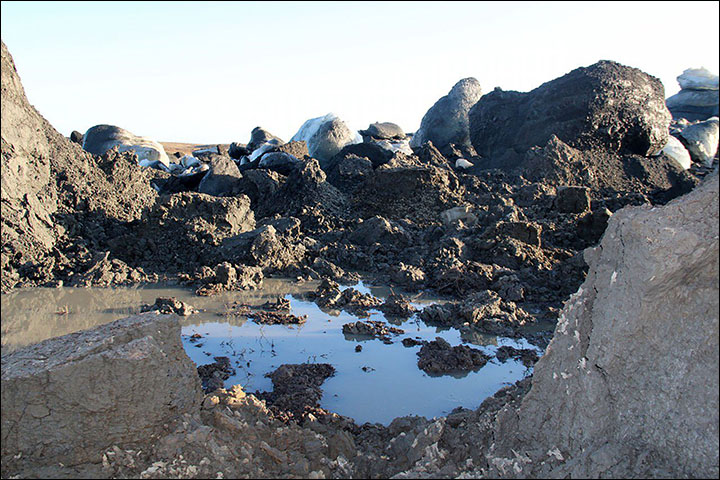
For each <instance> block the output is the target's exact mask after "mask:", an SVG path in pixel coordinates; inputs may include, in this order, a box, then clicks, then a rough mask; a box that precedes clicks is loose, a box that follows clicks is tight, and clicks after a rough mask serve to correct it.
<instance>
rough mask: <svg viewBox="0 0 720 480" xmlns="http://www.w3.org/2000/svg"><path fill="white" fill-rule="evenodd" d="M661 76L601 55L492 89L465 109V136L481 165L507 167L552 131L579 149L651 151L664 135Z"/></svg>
mask: <svg viewBox="0 0 720 480" xmlns="http://www.w3.org/2000/svg"><path fill="white" fill-rule="evenodd" d="M664 98H665V94H664V88H663V85H662V83H661V82H660V80H658V79H657V78H655V77H652V76H650V75H648V74H646V73H644V72H642V71H641V70H638V69H636V68H631V67H626V66H624V65H620V64H619V63H616V62H611V61H600V62H598V63H596V64H594V65H591V66H589V67H581V68H578V69H576V70H573V71H572V72H570V73H568V74H567V75H565V76H563V77H560V78H557V79H555V80H552V81H550V82H547V83H545V84H543V85H541V86H539V87H538V88H536V89H535V90H532V91H531V92H528V93H520V92H513V91H509V92H506V91H502V90H500V89H496V90H495V91H493V92H490V93H488V94H486V95H484V96H483V97H482V98H480V100H479V101H478V102H477V103H476V104H475V106H474V107H472V108H471V109H470V114H469V117H470V139H471V141H472V144H473V147H475V150H476V151H477V153H478V154H479V155H480V156H482V157H485V159H486V161H485V163H486V165H487V166H495V167H508V166H509V167H513V166H515V164H516V163H517V162H518V161H519V159H520V157H521V156H522V155H523V154H524V153H525V152H526V151H528V150H529V149H530V148H532V147H535V146H543V145H545V144H546V143H547V142H548V140H550V138H551V137H552V136H553V135H555V136H557V137H558V138H559V139H560V140H561V141H563V142H564V143H566V144H568V145H570V146H572V147H575V148H580V149H602V150H605V151H610V152H617V153H628V154H638V155H650V154H653V153H656V152H658V151H659V150H661V149H662V148H663V147H664V146H665V144H666V143H667V140H668V127H669V125H670V119H671V117H670V112H668V110H667V108H666V107H665V100H664Z"/></svg>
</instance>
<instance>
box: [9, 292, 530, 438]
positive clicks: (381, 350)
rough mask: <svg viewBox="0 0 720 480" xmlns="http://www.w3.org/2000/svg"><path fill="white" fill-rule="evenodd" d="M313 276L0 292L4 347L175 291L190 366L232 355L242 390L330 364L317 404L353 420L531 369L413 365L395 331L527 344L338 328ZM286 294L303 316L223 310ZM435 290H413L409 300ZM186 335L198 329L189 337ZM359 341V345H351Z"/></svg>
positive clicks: (439, 409) (494, 386) (419, 405)
mask: <svg viewBox="0 0 720 480" xmlns="http://www.w3.org/2000/svg"><path fill="white" fill-rule="evenodd" d="M315 287H316V284H314V283H305V284H297V283H295V282H290V281H286V280H279V279H266V280H265V282H264V288H263V289H262V290H260V291H255V292H228V293H224V294H221V295H218V296H214V297H197V296H195V295H194V294H193V292H192V291H190V290H186V289H182V288H178V287H169V286H150V287H131V288H116V289H73V288H60V289H32V290H25V291H17V292H13V293H11V294H8V295H3V296H2V298H1V300H2V305H1V306H2V353H3V354H5V353H8V352H10V351H12V350H15V349H17V348H20V347H22V346H25V345H28V344H32V343H36V342H39V341H42V340H44V339H46V338H50V337H55V336H59V335H64V334H67V333H71V332H74V331H77V330H82V329H86V328H91V327H93V326H96V325H100V324H103V323H107V322H110V321H113V320H116V319H119V318H123V317H125V316H128V315H131V314H134V313H139V312H140V308H141V306H142V305H143V304H152V303H154V301H155V299H156V298H157V297H169V296H174V297H176V298H178V299H179V300H182V301H184V302H187V303H189V304H191V305H193V306H194V307H195V308H198V309H201V312H200V313H198V314H195V315H192V316H190V317H187V318H184V319H182V320H181V324H182V326H183V328H182V333H183V337H182V341H183V345H184V346H185V350H186V352H187V353H188V356H189V357H190V358H191V359H192V360H193V361H194V362H195V363H196V364H198V365H202V364H206V363H211V362H212V361H213V357H214V356H227V357H230V359H231V361H232V363H233V366H234V367H235V369H236V374H235V375H233V376H232V377H230V379H228V380H227V381H226V382H225V385H226V386H229V385H234V384H241V385H242V386H243V388H244V390H245V391H248V392H254V391H263V390H266V391H267V390H271V389H272V383H271V382H270V380H269V379H268V378H267V377H265V374H266V373H268V372H270V371H272V370H274V369H275V368H277V367H278V366H280V365H282V364H284V363H303V362H313V363H314V362H316V363H330V364H332V365H333V366H334V367H335V369H336V374H335V376H333V377H331V378H329V379H328V380H326V381H325V383H324V384H323V386H322V388H323V391H324V394H323V399H322V402H321V406H322V407H324V408H327V409H328V410H331V411H334V412H337V413H339V414H342V415H346V416H349V417H351V418H354V419H355V420H356V421H357V422H358V423H364V422H379V423H383V424H388V423H389V422H390V421H391V420H392V419H393V418H395V417H398V416H403V415H421V416H425V417H428V418H431V417H434V416H439V415H447V414H448V413H449V412H450V411H452V409H454V408H456V407H458V406H463V407H466V408H475V407H477V406H479V405H480V403H481V402H482V401H483V400H484V399H485V398H487V397H488V396H490V395H492V394H494V393H495V392H496V391H497V390H498V389H499V388H501V387H502V386H504V385H507V384H509V383H512V382H515V381H516V380H519V379H521V378H523V377H524V376H526V375H528V374H529V373H530V370H529V369H527V368H525V367H524V366H523V365H522V364H521V363H520V362H519V361H514V360H509V361H508V362H506V363H500V362H498V361H497V360H496V359H494V358H493V360H491V361H490V362H488V364H487V365H485V366H484V367H483V368H481V369H480V370H479V371H477V372H470V373H468V374H465V375H456V376H451V375H442V376H430V375H428V374H426V373H424V372H422V371H421V370H420V369H418V368H417V355H416V353H417V352H418V351H419V350H420V346H414V347H405V346H403V345H402V343H401V342H400V340H401V339H403V338H406V337H412V338H415V339H422V340H434V339H435V338H436V337H442V338H444V339H445V340H447V341H448V342H449V343H450V344H451V345H458V344H460V343H465V342H467V343H471V344H473V345H474V346H475V347H476V348H480V349H481V350H483V351H484V352H485V353H486V354H488V355H494V354H495V351H496V350H497V347H499V346H502V345H510V346H514V347H516V348H534V347H532V346H531V345H529V344H528V343H526V342H524V341H523V340H520V341H517V340H513V339H509V338H502V337H493V336H486V335H472V338H468V337H467V336H466V337H465V338H461V336H460V332H459V331H457V330H455V329H447V328H437V327H434V326H429V325H426V324H425V323H424V322H423V321H422V320H420V319H418V318H417V317H411V318H410V319H408V320H405V321H401V320H397V319H386V318H385V316H384V315H383V314H382V313H381V312H378V311H372V310H371V311H370V317H369V319H370V320H381V321H387V322H389V323H392V324H393V325H394V326H396V327H398V328H401V329H403V330H404V331H405V334H403V335H398V336H396V337H394V338H393V343H392V344H390V345H388V344H385V343H383V342H382V341H380V340H377V339H372V338H361V337H351V336H346V335H344V334H343V333H342V325H343V324H345V323H348V322H354V321H357V320H358V318H357V317H355V316H352V315H350V314H348V313H346V312H329V313H328V312H323V311H322V310H320V309H319V308H318V307H317V305H315V304H314V303H313V302H311V301H309V300H307V299H305V298H304V297H305V294H306V293H308V292H309V291H312V290H314V289H315ZM355 288H357V289H358V290H360V291H363V292H370V293H372V294H373V295H375V296H378V297H381V298H382V297H385V296H386V295H387V294H388V293H389V291H388V290H387V289H383V288H376V287H366V286H364V285H362V284H358V285H356V286H355ZM280 297H282V298H287V299H289V300H290V302H291V306H292V313H294V314H295V315H307V317H308V318H307V321H306V323H305V324H304V325H301V326H284V325H272V326H268V325H266V326H262V325H258V324H256V323H254V322H253V321H251V320H247V319H246V318H245V317H242V316H235V315H234V314H232V313H231V309H230V308H229V306H230V305H231V304H232V303H233V302H240V303H246V304H250V305H261V304H263V303H265V302H267V301H272V300H275V299H277V298H280ZM435 300H436V299H433V298H428V297H423V296H419V297H417V298H414V299H413V303H414V305H415V306H416V307H418V308H422V307H423V305H427V304H429V303H433V302H434V301H435ZM193 334H199V335H201V336H202V338H200V339H199V340H195V339H192V341H191V336H192V335H193ZM358 345H359V346H361V347H362V349H361V351H359V352H357V351H356V347H357V346H358Z"/></svg>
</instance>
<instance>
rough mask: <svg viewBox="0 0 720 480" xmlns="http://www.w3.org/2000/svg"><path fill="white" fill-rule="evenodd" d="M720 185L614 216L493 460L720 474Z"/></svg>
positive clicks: (525, 468)
mask: <svg viewBox="0 0 720 480" xmlns="http://www.w3.org/2000/svg"><path fill="white" fill-rule="evenodd" d="M719 190H720V189H719V187H718V176H717V174H713V175H712V176H711V177H708V178H706V180H705V182H704V183H703V184H702V185H700V186H699V187H698V188H697V189H695V190H694V191H692V192H691V193H689V194H687V195H685V196H683V197H680V198H678V199H675V200H673V201H672V202H670V203H669V204H667V205H666V206H664V207H652V206H650V205H645V206H641V207H628V208H625V209H623V210H621V211H619V212H617V213H616V214H615V215H613V216H612V217H611V219H610V221H609V225H608V227H607V230H606V232H605V235H604V236H603V238H602V241H601V243H600V245H599V246H598V247H595V248H593V249H590V250H587V251H586V254H585V256H586V260H587V263H588V265H589V271H588V274H587V278H586V280H585V282H584V283H583V285H582V286H581V287H580V289H579V290H578V291H577V293H575V294H574V295H573V296H571V297H570V299H569V300H568V301H567V303H566V304H565V307H564V308H563V310H562V312H561V315H560V318H559V320H558V324H557V327H556V329H555V336H554V338H553V340H552V342H551V343H550V345H549V347H548V348H547V351H546V353H545V355H544V356H543V357H542V359H540V361H539V362H538V363H537V365H536V366H535V372H534V374H533V380H532V389H531V390H530V392H529V393H528V394H527V396H526V397H525V399H524V400H523V401H522V404H521V406H520V408H519V410H510V409H505V410H504V411H503V412H501V413H500V414H499V416H498V421H497V428H496V431H495V435H494V438H495V439H496V440H498V444H497V445H496V446H495V447H494V449H493V451H491V452H489V454H488V458H489V460H490V464H491V465H496V466H498V465H502V464H503V463H505V464H506V465H508V466H511V468H510V469H509V470H508V471H506V473H505V475H506V476H507V475H512V476H513V477H515V478H517V477H518V476H519V475H521V474H522V477H523V478H525V477H546V478H547V477H550V478H563V477H564V478H580V477H587V476H590V477H594V478H601V477H613V478H627V477H646V476H647V477H668V478H687V477H699V478H717V477H718V373H719V372H718V348H719V346H718V311H719V309H720V305H719V302H718V298H719V297H718V260H719V258H718V257H719V255H718V252H719V248H718V240H717V234H718V195H719V194H720V191H719ZM551 450H552V451H556V452H557V454H556V455H552V457H553V458H551V455H550V454H549V452H550V451H551ZM522 458H526V459H527V461H521V460H520V459H522ZM506 461H507V462H506ZM515 467H517V468H515ZM490 473H491V476H492V474H493V473H495V475H497V474H498V473H501V472H490Z"/></svg>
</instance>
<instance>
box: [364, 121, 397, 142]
mask: <svg viewBox="0 0 720 480" xmlns="http://www.w3.org/2000/svg"><path fill="white" fill-rule="evenodd" d="M359 133H360V135H362V137H363V141H364V142H370V141H372V140H403V139H404V138H405V132H403V129H402V128H400V126H399V125H397V124H395V123H391V122H375V123H371V124H370V126H369V127H368V128H367V130H360V131H359Z"/></svg>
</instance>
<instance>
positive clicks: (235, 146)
mask: <svg viewBox="0 0 720 480" xmlns="http://www.w3.org/2000/svg"><path fill="white" fill-rule="evenodd" d="M251 153H252V151H251V150H250V149H249V148H247V145H244V144H242V143H238V142H232V143H231V144H230V147H229V148H228V155H230V158H234V159H236V160H240V159H241V158H242V157H244V156H246V155H250V154H251Z"/></svg>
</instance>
